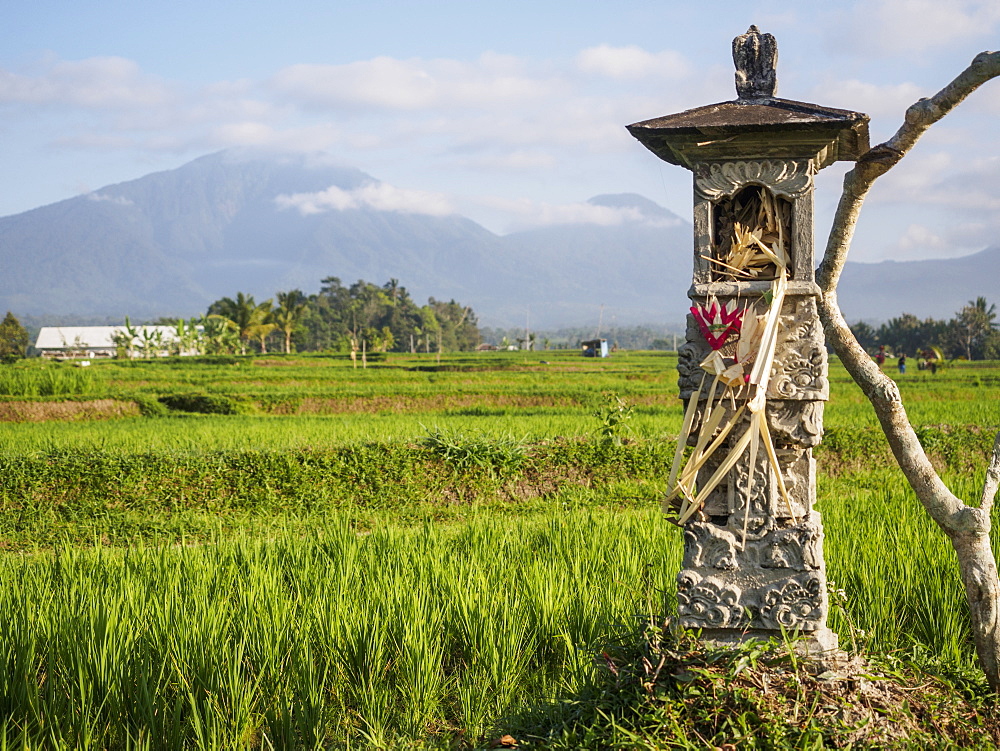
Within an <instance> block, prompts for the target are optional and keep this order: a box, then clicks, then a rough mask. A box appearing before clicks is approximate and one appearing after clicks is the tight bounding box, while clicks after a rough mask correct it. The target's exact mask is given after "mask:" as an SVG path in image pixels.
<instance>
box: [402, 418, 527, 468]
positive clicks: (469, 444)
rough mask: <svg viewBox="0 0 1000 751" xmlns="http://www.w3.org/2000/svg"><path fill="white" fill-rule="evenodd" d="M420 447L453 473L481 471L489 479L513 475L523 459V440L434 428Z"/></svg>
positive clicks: (507, 436)
mask: <svg viewBox="0 0 1000 751" xmlns="http://www.w3.org/2000/svg"><path fill="white" fill-rule="evenodd" d="M421 445H422V446H423V447H424V448H425V449H426V450H427V451H428V453H430V454H431V456H434V457H435V458H437V459H440V460H441V461H442V462H444V464H446V465H447V466H448V467H450V468H451V469H452V470H453V471H455V472H458V473H461V472H485V473H487V474H489V475H491V476H493V477H511V476H513V475H516V474H517V473H518V472H519V470H520V469H521V467H522V465H523V464H524V461H525V456H526V455H525V441H524V439H520V440H519V439H517V438H514V437H513V436H511V435H500V436H489V435H486V434H480V435H474V436H466V435H464V434H462V433H454V432H452V433H448V432H445V431H443V430H438V429H434V430H431V431H430V432H428V434H427V435H426V436H425V437H424V438H423V440H422V441H421Z"/></svg>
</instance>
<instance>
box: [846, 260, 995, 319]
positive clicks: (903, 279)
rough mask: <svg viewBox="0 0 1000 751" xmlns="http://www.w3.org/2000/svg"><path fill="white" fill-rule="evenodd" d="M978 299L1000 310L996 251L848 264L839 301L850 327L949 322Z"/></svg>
mask: <svg viewBox="0 0 1000 751" xmlns="http://www.w3.org/2000/svg"><path fill="white" fill-rule="evenodd" d="M977 297H985V298H986V299H987V300H989V301H990V302H994V303H997V304H1000V245H996V246H993V247H990V248H987V249H986V250H982V251H980V252H979V253H973V254H972V255H968V256H961V257H960V258H949V259H934V260H927V261H883V262H882V263H848V264H847V265H846V267H845V268H844V274H843V276H842V277H841V280H840V289H839V291H838V295H837V298H838V300H839V302H840V307H841V310H843V312H844V316H845V317H846V318H847V320H848V321H850V322H852V323H853V322H855V321H859V320H867V321H887V320H889V319H890V318H895V317H897V316H899V315H900V314H902V313H913V314H914V315H915V316H917V317H918V318H921V319H924V318H938V319H945V320H947V319H950V318H953V317H954V315H955V313H956V312H958V310H959V309H960V308H962V306H964V305H966V304H967V303H968V302H969V301H970V300H975V299H976V298H977Z"/></svg>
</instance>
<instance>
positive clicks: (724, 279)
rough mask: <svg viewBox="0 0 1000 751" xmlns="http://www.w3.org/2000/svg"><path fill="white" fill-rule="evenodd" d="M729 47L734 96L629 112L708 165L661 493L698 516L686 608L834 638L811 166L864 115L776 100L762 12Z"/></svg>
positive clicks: (744, 628) (862, 133)
mask: <svg viewBox="0 0 1000 751" xmlns="http://www.w3.org/2000/svg"><path fill="white" fill-rule="evenodd" d="M733 58H734V61H735V63H736V68H737V72H736V83H737V91H738V95H739V98H738V99H736V100H734V101H730V102H722V103H719V104H714V105H708V106H706V107H699V108H696V109H693V110H688V111H687V112H681V113H679V114H676V115H667V116H664V117H660V118H655V119H653V120H647V121H643V122H639V123H635V124H633V125H630V126H628V130H629V132H630V133H631V134H632V135H633V136H635V137H636V138H637V139H638V140H639V141H640V142H641V143H642V144H643V145H644V146H646V147H647V148H648V149H650V150H651V151H652V152H653V153H654V154H656V155H657V156H658V157H660V158H661V159H663V160H665V161H667V162H669V163H671V164H675V165H678V166H681V167H684V168H686V169H688V170H690V171H691V172H692V173H693V177H694V209H693V223H694V258H693V274H692V285H691V288H690V290H689V292H688V296H689V297H690V306H689V311H690V312H689V315H688V323H687V332H686V337H685V339H686V340H685V343H684V345H683V346H682V347H681V348H680V349H679V352H678V375H679V378H678V385H679V388H680V396H681V399H682V400H683V403H684V419H683V426H682V430H681V437H680V439H679V441H678V445H677V448H676V453H675V457H674V461H673V464H672V467H671V470H670V475H669V478H668V483H667V484H668V492H667V496H666V498H665V500H664V503H663V508H664V511H665V512H666V513H667V515H668V516H669V517H670V518H672V519H673V520H674V521H676V523H677V524H679V525H680V526H681V527H683V529H684V545H685V554H684V562H683V568H682V570H681V571H680V573H679V574H678V577H677V586H678V616H679V620H680V623H681V624H682V625H683V626H685V627H689V628H698V629H702V630H703V634H704V635H705V636H707V637H709V638H712V639H716V640H720V641H735V640H742V639H744V638H748V637H756V636H769V635H776V634H780V633H781V632H782V630H786V631H788V630H791V631H798V632H801V633H802V634H804V635H805V636H806V637H808V638H807V644H809V645H810V648H813V649H816V650H830V649H835V648H836V636H835V635H834V634H833V633H832V632H831V631H830V630H829V629H828V628H827V625H826V618H827V611H828V598H827V586H826V569H825V564H824V559H823V526H822V520H821V519H820V515H819V513H818V512H817V511H816V509H815V508H814V505H815V501H816V469H815V460H814V459H813V456H812V450H813V448H814V447H815V446H816V445H818V444H819V442H820V441H821V439H822V432H823V403H824V402H825V401H826V400H827V399H828V397H829V383H828V380H827V359H826V358H827V356H826V347H825V342H824V336H823V330H822V327H821V325H820V322H819V318H818V313H817V306H816V298H817V295H818V293H819V289H818V287H817V286H816V283H815V277H814V249H813V186H814V182H813V178H814V176H815V175H816V173H817V172H818V171H819V170H820V169H822V168H824V167H826V166H828V165H830V164H832V163H833V162H835V161H837V160H854V159H857V157H858V156H859V154H861V153H863V152H864V151H866V150H867V148H868V126H867V123H868V118H867V116H866V115H863V114H860V113H856V112H849V111H845V110H838V109H832V108H828V107H821V106H818V105H814V104H807V103H804V102H795V101H790V100H785V99H779V98H777V97H775V95H774V94H775V86H776V74H775V70H774V63H775V61H776V60H777V45H776V43H775V41H774V38H773V37H772V36H771V35H769V34H761V32H760V31H759V30H758V29H757V27H755V26H751V27H750V29H749V30H748V31H747V33H746V34H744V35H741V36H739V37H737V38H736V39H735V40H734V42H733Z"/></svg>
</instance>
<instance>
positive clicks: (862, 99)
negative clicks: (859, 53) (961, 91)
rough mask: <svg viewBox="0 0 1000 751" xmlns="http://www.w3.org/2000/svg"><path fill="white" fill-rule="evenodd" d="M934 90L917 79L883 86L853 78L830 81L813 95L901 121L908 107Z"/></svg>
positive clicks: (812, 93)
mask: <svg viewBox="0 0 1000 751" xmlns="http://www.w3.org/2000/svg"><path fill="white" fill-rule="evenodd" d="M933 93H934V92H933V91H925V90H922V89H921V88H920V87H919V86H917V85H916V84H914V83H900V84H893V85H888V86H879V85H877V84H874V83H869V82H867V81H859V80H857V79H850V80H844V81H826V82H824V83H822V84H820V85H818V86H816V87H814V88H813V89H812V91H811V92H810V98H811V99H812V101H819V102H822V103H823V104H825V105H827V106H830V107H839V108H841V109H847V110H853V111H854V112H864V113H865V114H868V115H871V116H872V117H887V118H894V120H893V122H895V123H900V124H901V123H902V122H903V115H904V113H905V112H906V108H907V107H909V106H910V105H911V104H913V103H914V102H916V101H917V100H918V99H920V97H924V96H930V95H932V94H933Z"/></svg>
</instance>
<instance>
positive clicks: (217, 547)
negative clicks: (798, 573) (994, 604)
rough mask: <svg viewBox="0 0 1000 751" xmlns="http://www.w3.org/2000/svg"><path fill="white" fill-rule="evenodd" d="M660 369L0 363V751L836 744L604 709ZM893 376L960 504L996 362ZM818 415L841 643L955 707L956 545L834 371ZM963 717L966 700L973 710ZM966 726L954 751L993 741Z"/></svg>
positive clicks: (658, 442) (666, 362)
mask: <svg viewBox="0 0 1000 751" xmlns="http://www.w3.org/2000/svg"><path fill="white" fill-rule="evenodd" d="M675 365H676V361H675V358H674V357H673V356H672V355H669V354H661V353H618V354H616V355H615V356H614V357H612V358H609V359H608V360H589V359H584V358H582V357H579V355H576V354H575V353H572V354H567V353H549V352H536V353H520V352H518V353H484V354H482V355H465V356H458V355H455V356H445V357H443V358H442V359H441V361H440V362H438V360H437V358H436V357H434V356H423V357H420V356H402V355H399V356H395V355H393V356H390V357H388V358H385V359H382V360H380V361H377V362H370V363H369V365H368V367H367V368H360V367H358V368H355V367H352V364H351V362H350V361H349V360H346V359H343V358H341V359H338V358H331V357H290V358H283V357H271V358H268V359H265V360H261V359H259V358H257V359H255V358H226V359H224V360H220V359H192V360H181V361H178V360H169V361H167V360H164V361H154V362H128V363H120V362H95V363H94V364H93V365H92V366H90V367H89V368H77V367H74V366H72V365H69V364H55V363H41V362H37V361H34V362H29V363H24V364H22V365H18V366H15V367H8V368H3V369H0V417H3V418H4V419H5V421H4V422H0V545H3V546H4V547H5V548H6V550H7V552H6V553H3V554H2V555H0V612H3V613H4V614H5V618H4V619H2V620H0V633H2V634H3V636H2V638H0V650H2V652H0V660H2V663H0V664H2V665H3V666H4V669H3V670H2V672H0V683H2V684H3V688H2V690H0V723H2V724H0V747H6V746H7V745H10V746H11V747H24V748H29V747H30V748H38V747H45V748H59V747H65V748H87V747H89V748H132V747H151V748H178V747H182V746H191V747H199V748H216V747H222V748H303V747H305V748H310V747H318V748H355V747H388V748H398V747H426V748H456V747H457V748H462V747H467V748H472V747H478V746H479V745H481V744H487V743H488V742H489V741H490V740H492V739H495V738H499V737H500V736H502V735H503V734H505V733H513V734H515V735H516V736H517V737H518V738H519V739H520V740H521V743H522V745H524V746H531V745H532V741H531V737H534V738H536V740H535V741H534V742H533V743H534V745H536V746H544V747H552V748H608V747H613V748H624V747H629V748H666V747H691V748H699V747H704V745H705V742H706V741H711V742H712V743H711V744H710V745H721V744H722V743H723V742H732V743H736V744H737V745H740V746H746V747H782V746H783V745H789V746H795V747H803V746H808V745H810V744H815V743H817V742H819V743H820V745H822V743H823V742H830V736H829V735H828V734H827V735H824V733H827V732H828V731H827V730H823V729H820V728H819V727H818V726H815V727H814V726H813V725H811V724H809V723H803V724H802V727H801V728H799V729H798V730H795V729H794V728H792V729H791V730H789V728H785V729H784V730H782V733H786V734H785V735H780V734H779V735H780V737H779V736H778V735H774V728H773V727H771V728H770V730H768V727H770V725H773V722H770V723H769V722H768V721H767V719H766V717H765V715H764V714H763V713H762V710H760V709H759V708H756V709H754V710H753V712H750V713H749V714H748V713H747V712H749V710H747V711H746V712H744V713H743V714H745V715H746V716H745V717H744V719H742V720H740V722H735V723H730V724H726V723H725V722H722V721H721V720H719V719H717V720H715V721H713V722H715V725H712V723H711V722H709V723H708V725H705V724H704V721H703V720H704V718H702V720H699V722H701V723H702V724H697V723H694V724H692V723H693V721H690V722H689V721H688V720H684V719H678V717H677V716H673V715H671V717H670V719H669V721H668V720H666V719H663V717H661V715H662V713H663V711H664V707H667V706H675V705H674V704H670V703H669V702H668V703H664V701H659V700H658V701H659V703H658V704H657V705H656V707H655V711H654V710H653V709H649V706H648V705H646V704H642V702H643V701H647V702H648V692H646V693H642V692H640V694H641V696H640V699H642V701H639V700H637V702H638V703H637V702H631V703H628V702H624V701H623V700H622V698H621V697H622V696H628V695H630V694H629V693H628V690H627V685H626V684H625V683H623V681H624V678H623V674H624V672H627V671H625V667H624V665H625V664H626V661H627V660H628V659H629V658H628V657H627V655H629V654H632V653H633V652H634V650H635V649H637V648H638V647H637V645H640V646H641V644H643V643H645V644H647V645H648V640H647V641H645V642H644V638H645V637H644V636H643V634H644V633H646V632H644V628H645V629H648V627H649V624H655V623H658V622H659V618H660V616H662V614H664V613H667V612H669V611H670V609H671V608H672V607H673V603H674V597H675V585H674V575H675V573H676V571H677V569H678V567H679V562H680V554H681V547H682V536H681V534H680V531H679V530H678V529H677V528H676V527H673V526H672V525H670V524H667V523H666V522H665V521H664V520H663V519H662V518H661V516H660V514H659V513H658V501H659V497H660V496H661V495H662V493H663V490H664V478H665V476H666V474H667V472H668V471H669V462H670V459H671V458H672V439H673V436H674V435H675V434H676V432H677V430H678V429H679V426H680V419H681V415H680V404H679V402H678V400H677V399H676V397H675V396H674V394H675V392H676V387H675V383H674V381H675V378H676V376H675V371H674V368H675ZM899 383H900V388H901V390H902V392H903V396H904V400H905V401H906V404H907V407H908V411H909V413H910V415H911V418H912V419H913V421H914V423H915V424H916V425H917V426H918V429H919V431H920V433H921V435H922V438H923V439H924V441H925V443H926V444H927V445H928V446H929V448H930V449H931V451H932V454H933V457H934V461H935V462H937V463H938V464H939V466H940V467H941V468H942V471H943V472H944V474H945V477H946V479H947V480H948V482H949V484H950V486H951V487H952V488H953V489H955V490H956V491H957V492H958V493H959V494H960V495H962V496H963V497H966V498H974V497H978V493H979V488H981V485H982V479H983V473H984V470H985V457H986V452H987V451H988V448H989V446H990V445H991V444H992V440H993V436H994V435H995V433H996V431H997V430H1000V399H998V397H1000V364H998V363H992V364H987V365H985V366H981V365H980V364H979V363H974V364H959V365H956V366H955V367H952V368H949V369H946V370H943V371H939V372H938V373H937V374H936V375H934V376H932V375H930V374H929V373H926V374H925V373H923V372H919V371H918V372H915V373H912V374H907V375H905V376H902V377H900V378H899ZM618 397H620V399H621V401H619V398H618ZM825 422H826V425H827V428H828V433H827V438H826V440H825V443H824V446H823V447H822V448H821V450H820V451H819V452H818V456H819V463H820V477H819V503H818V506H819V508H820V510H821V511H822V514H823V519H824V524H825V527H826V552H827V565H828V575H829V577H830V579H831V581H832V582H835V584H834V585H831V589H832V590H834V597H833V599H834V606H833V612H832V617H831V621H832V626H833V627H834V628H835V630H836V631H837V632H838V633H839V634H840V637H841V642H842V644H844V645H845V646H847V647H849V648H852V649H858V650H864V651H866V652H868V653H870V654H873V655H876V656H878V658H879V659H881V660H883V661H889V662H892V661H895V662H892V664H894V665H897V668H894V669H898V670H899V671H903V672H905V671H906V670H912V669H913V668H912V666H917V667H918V668H919V670H921V671H923V672H922V673H921V674H920V675H921V676H922V677H920V678H914V680H917V681H919V682H928V681H929V682H937V683H938V684H941V685H944V686H946V691H945V693H946V694H947V696H948V697H950V699H949V700H956V699H955V697H959V699H960V700H961V701H966V699H967V698H968V697H974V696H976V695H977V694H981V693H982V692H983V690H984V686H983V682H982V680H981V678H980V677H979V676H978V674H977V671H976V669H975V666H974V664H973V655H972V650H971V646H970V642H969V639H968V636H967V629H968V623H967V616H966V614H965V605H964V596H963V593H962V591H961V587H960V584H959V582H958V579H957V573H956V566H955V563H954V560H953V558H954V556H953V554H952V553H951V551H950V548H949V547H948V544H947V541H946V540H944V538H943V537H942V535H941V534H940V533H939V531H938V530H937V529H936V528H935V527H934V525H933V524H931V523H930V522H929V521H928V520H927V519H926V518H925V516H924V514H923V512H922V510H921V509H920V508H919V505H918V504H917V503H916V502H915V500H914V499H913V498H912V494H911V493H910V492H909V490H908V488H907V487H906V485H905V483H904V482H903V480H902V478H901V476H900V474H899V473H898V471H896V470H894V469H893V468H892V465H891V459H889V458H888V453H887V451H886V449H885V446H884V439H883V438H882V437H881V434H880V433H879V432H878V431H877V430H876V429H875V428H874V425H875V423H874V418H873V417H872V416H871V414H870V410H869V409H868V408H867V407H866V405H865V403H864V402H863V398H862V397H861V395H860V393H859V392H858V391H857V389H856V388H855V387H854V386H853V385H852V384H851V383H850V382H849V379H848V378H847V376H846V374H845V373H844V372H843V371H842V370H841V369H840V368H839V367H838V366H837V365H836V364H834V365H833V366H832V369H831V402H830V404H829V405H828V407H827V411H826V419H825ZM630 650H631V651H630ZM602 655H603V656H602ZM622 655H626V656H625V657H622ZM636 659H638V658H636ZM755 659H756V658H755ZM616 661H618V662H617V663H616ZM616 664H620V665H622V667H621V668H617V667H614V666H615V665H616ZM900 665H902V666H909V667H899V666H900ZM623 671H624V672H623ZM619 673H622V674H621V675H620V674H619ZM901 674H902V673H901ZM907 675H909V673H907ZM928 675H930V676H932V677H931V678H927V676H928ZM727 680H730V683H731V679H727ZM730 683H727V684H726V685H730ZM685 685H687V684H685ZM733 685H735V684H733ZM928 685H929V684H928ZM609 686H612V687H614V690H613V691H611V694H609V693H608V691H609V689H608V687H609ZM697 686H698V683H697V681H696V682H694V683H691V684H690V685H689V686H688V688H687V689H685V690H694V689H695V688H697ZM672 690H673V689H672ZM698 690H699V691H702V692H703V693H704V691H709V690H710V691H716V690H718V688H717V687H716V688H712V689H706V688H699V689H698ZM609 695H613V697H617V698H614V699H608V696H609ZM685 696H686V697H687V698H686V699H685V700H684V701H687V702H688V704H691V706H694V704H695V703H697V702H694V700H693V699H692V698H691V695H685ZM642 697H646V698H642ZM684 701H682V702H680V704H677V705H676V706H683V705H684ZM934 701H938V702H940V701H944V700H943V699H934ZM692 702H694V703H692ZM638 706H643V707H645V709H643V710H642V712H639V710H637V709H636V707H638ZM977 707H980V705H978V704H975V703H973V704H972V705H969V704H965V705H963V708H962V709H961V710H960V712H965V713H966V714H965V715H963V716H969V717H972V718H973V724H975V723H977V722H980V721H981V720H982V721H983V722H985V720H983V718H984V717H985V715H984V714H982V712H984V711H985V710H982V709H981V708H977ZM814 709H815V707H814ZM886 711H887V713H888V710H886ZM905 711H910V714H911V715H913V711H911V710H905ZM904 714H905V712H904ZM917 714H920V713H919V712H918V713H917ZM810 716H811V715H810ZM754 717H755V718H756V719H754ZM650 723H652V724H650ZM656 723H659V725H656ZM664 723H665V724H664ZM685 723H688V724H685ZM740 723H742V724H740ZM654 725H655V726H656V727H659V728H660V729H659V730H655V729H653V726H654ZM641 728H646V729H645V730H643V731H642V732H641V733H639V735H640V736H641V737H640V738H639V740H636V739H635V738H632V739H631V740H630V738H631V736H632V735H636V733H637V732H638V729H641ZM792 730H794V733H792ZM932 730H933V729H931V730H929V731H928V732H932ZM786 731H787V732H786ZM845 732H846V730H845ZM919 732H922V731H919ZM956 732H957V731H956ZM969 732H971V731H969ZM706 733H708V734H709V736H711V737H708V736H706V735H705V734H706ZM788 733H791V734H788ZM796 733H797V734H796ZM914 733H915V734H914V735H913V736H912V738H914V739H917V738H922V737H923V736H920V735H919V734H917V733H918V730H914ZM983 733H984V734H980V735H976V734H975V733H972V734H971V735H969V734H966V735H962V736H961V740H962V745H976V744H979V743H982V745H983V747H989V746H990V744H991V743H992V736H990V735H989V733H986V732H985V731H983ZM630 734H631V735H630ZM844 737H847V736H846V735H845V736H844ZM956 737H959V736H956ZM543 739H544V740H543ZM588 739H589V740H588ZM668 739H672V740H668Z"/></svg>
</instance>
